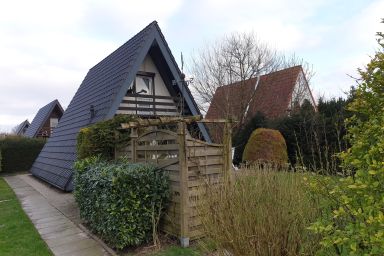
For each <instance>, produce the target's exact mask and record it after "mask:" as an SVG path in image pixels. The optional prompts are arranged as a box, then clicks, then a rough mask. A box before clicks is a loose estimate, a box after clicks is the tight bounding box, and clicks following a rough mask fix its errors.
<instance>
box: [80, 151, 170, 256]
mask: <svg viewBox="0 0 384 256" xmlns="http://www.w3.org/2000/svg"><path fill="white" fill-rule="evenodd" d="M75 169H76V172H75V176H74V179H75V182H74V183H75V189H74V196H75V198H76V201H77V203H78V205H79V208H80V216H81V218H83V219H84V220H85V221H86V222H87V224H88V226H89V227H90V229H92V230H93V231H94V232H95V233H97V234H99V235H100V237H101V238H102V239H103V240H104V241H106V242H107V243H108V244H110V245H111V246H112V247H114V248H117V249H122V248H125V247H127V246H136V245H139V244H142V243H144V242H148V241H150V240H151V239H152V231H153V225H152V223H153V220H154V219H157V218H158V217H159V213H161V212H162V211H163V210H164V209H165V207H166V205H167V202H168V198H169V181H168V176H167V174H166V173H165V172H163V171H161V170H157V169H156V168H155V167H154V166H152V165H148V164H132V163H128V162H125V161H124V160H122V161H120V162H107V161H105V160H102V159H101V158H100V156H98V157H90V158H86V159H84V160H80V161H77V162H76V164H75ZM154 216H155V218H154Z"/></svg>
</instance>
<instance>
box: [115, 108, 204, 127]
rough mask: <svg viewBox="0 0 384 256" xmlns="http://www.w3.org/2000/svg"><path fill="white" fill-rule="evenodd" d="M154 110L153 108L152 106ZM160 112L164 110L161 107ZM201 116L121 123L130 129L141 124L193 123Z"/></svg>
mask: <svg viewBox="0 0 384 256" xmlns="http://www.w3.org/2000/svg"><path fill="white" fill-rule="evenodd" d="M150 110H153V108H150ZM160 112H164V111H163V109H160ZM201 119H202V117H201V116H188V117H159V118H156V119H138V120H136V121H134V122H129V123H123V124H121V127H122V129H128V128H132V127H140V126H156V125H165V124H176V123H178V122H184V123H193V122H196V121H198V120H201Z"/></svg>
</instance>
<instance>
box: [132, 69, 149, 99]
mask: <svg viewBox="0 0 384 256" xmlns="http://www.w3.org/2000/svg"><path fill="white" fill-rule="evenodd" d="M154 76H155V74H154V73H149V72H141V71H140V72H138V73H137V75H136V79H135V81H134V82H133V84H132V87H131V88H129V89H128V92H127V94H131V93H138V94H142V95H154V81H153V78H154Z"/></svg>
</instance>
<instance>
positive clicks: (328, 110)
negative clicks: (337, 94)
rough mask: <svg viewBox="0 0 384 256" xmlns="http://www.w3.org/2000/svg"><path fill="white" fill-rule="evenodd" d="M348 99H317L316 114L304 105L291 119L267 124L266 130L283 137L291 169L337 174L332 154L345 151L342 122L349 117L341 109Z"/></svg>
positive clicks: (343, 123) (338, 167)
mask: <svg viewBox="0 0 384 256" xmlns="http://www.w3.org/2000/svg"><path fill="white" fill-rule="evenodd" d="M351 97H352V94H350V95H349V98H348V99H342V98H338V99H330V100H327V101H325V100H323V99H320V100H319V102H318V105H317V112H315V110H314V108H313V106H312V105H310V103H309V102H305V103H304V104H303V105H302V107H301V108H300V109H299V110H298V111H296V112H295V113H293V114H292V115H291V116H288V117H284V118H281V119H278V120H273V121H271V122H269V124H268V126H269V127H271V128H274V129H277V130H279V131H280V132H281V133H282V134H283V136H284V138H285V141H286V143H287V149H288V156H289V160H290V163H291V164H292V166H297V165H300V166H305V167H306V168H307V169H309V170H311V171H322V172H323V173H324V172H325V173H328V174H329V173H331V174H335V173H337V172H340V171H341V168H340V161H339V159H338V158H337V157H335V155H336V154H338V153H340V152H342V151H343V150H345V149H346V148H347V142H346V141H345V139H344V136H345V134H346V130H345V119H346V118H347V117H348V116H350V115H351V114H350V112H349V111H347V110H346V109H345V107H346V105H347V103H348V102H349V101H350V100H351Z"/></svg>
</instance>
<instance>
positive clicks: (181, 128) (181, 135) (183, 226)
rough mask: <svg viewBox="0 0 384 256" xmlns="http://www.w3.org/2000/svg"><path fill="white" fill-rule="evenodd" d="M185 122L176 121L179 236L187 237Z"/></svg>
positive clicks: (187, 204)
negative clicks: (178, 172)
mask: <svg viewBox="0 0 384 256" xmlns="http://www.w3.org/2000/svg"><path fill="white" fill-rule="evenodd" d="M185 141H186V124H185V123H184V122H179V123H178V143H179V166H180V189H181V190H180V212H181V214H180V237H181V238H188V237H189V235H188V218H189V215H188V210H189V200H188V161H187V155H186V151H187V149H186V142H185Z"/></svg>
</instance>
